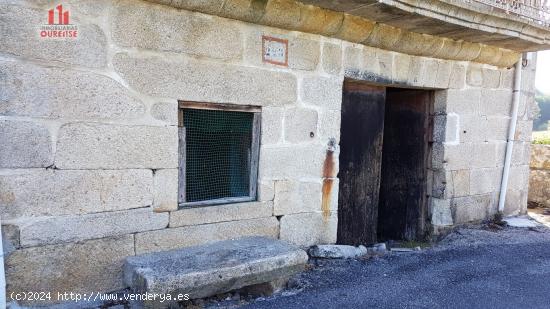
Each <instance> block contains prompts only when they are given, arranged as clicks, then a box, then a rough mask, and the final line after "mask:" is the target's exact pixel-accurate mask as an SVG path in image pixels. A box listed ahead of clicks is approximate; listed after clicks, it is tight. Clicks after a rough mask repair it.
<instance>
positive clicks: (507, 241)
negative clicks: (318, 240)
mask: <svg viewBox="0 0 550 309" xmlns="http://www.w3.org/2000/svg"><path fill="white" fill-rule="evenodd" d="M313 263H314V265H313V267H312V269H311V270H309V271H306V272H304V273H303V274H301V275H299V276H298V277H296V278H293V279H292V281H291V285H293V286H294V289H290V290H286V291H283V292H282V293H279V294H276V295H274V296H271V297H268V298H260V299H257V300H255V301H254V302H252V303H249V304H247V305H246V306H244V307H242V308H550V229H547V228H545V227H541V228H535V229H520V228H505V229H503V230H496V231H494V230H493V231H492V230H485V229H483V227H481V226H479V227H474V228H464V229H459V230H457V231H456V232H454V233H452V234H450V235H449V236H447V237H446V238H445V239H444V240H443V241H441V242H440V243H438V244H437V246H435V247H433V248H430V249H425V250H422V251H420V252H412V253H399V254H397V253H392V254H388V255H385V256H382V257H375V258H370V259H351V260H317V261H314V262H313Z"/></svg>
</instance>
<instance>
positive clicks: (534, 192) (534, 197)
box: [529, 145, 550, 207]
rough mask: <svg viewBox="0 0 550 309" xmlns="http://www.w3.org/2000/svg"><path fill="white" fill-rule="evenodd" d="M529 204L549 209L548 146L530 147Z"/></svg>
mask: <svg viewBox="0 0 550 309" xmlns="http://www.w3.org/2000/svg"><path fill="white" fill-rule="evenodd" d="M531 148H532V152H531V165H530V166H531V172H530V175H529V202H534V203H536V204H539V205H541V206H543V207H550V145H531Z"/></svg>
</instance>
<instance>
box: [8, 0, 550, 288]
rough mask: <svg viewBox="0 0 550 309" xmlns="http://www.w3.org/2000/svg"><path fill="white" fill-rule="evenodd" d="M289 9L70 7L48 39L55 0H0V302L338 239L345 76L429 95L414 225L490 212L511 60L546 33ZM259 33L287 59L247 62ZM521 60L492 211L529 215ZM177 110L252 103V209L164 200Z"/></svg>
mask: <svg viewBox="0 0 550 309" xmlns="http://www.w3.org/2000/svg"><path fill="white" fill-rule="evenodd" d="M305 2H308V3H301V2H294V1H290V0H270V1H247V0H226V1H215V0H213V1H162V0H155V1H140V0H120V1H109V0H101V1H85V0H67V1H64V2H63V3H62V4H63V9H64V10H68V11H69V12H70V16H71V19H72V23H71V24H74V25H76V26H77V27H78V36H77V38H74V39H73V38H63V39H59V38H47V37H46V38H44V37H41V36H40V33H39V31H40V30H39V29H40V27H41V26H42V25H43V24H47V17H48V11H49V10H51V9H52V8H54V6H56V5H58V4H59V3H57V2H54V1H50V0H40V1H25V0H2V1H0V5H1V10H0V25H1V27H0V37H1V38H2V39H1V41H2V43H1V44H0V67H1V69H0V140H1V147H0V149H1V150H0V215H1V220H2V232H3V237H4V244H5V247H6V250H7V253H6V260H5V265H6V275H7V285H8V292H10V291H27V290H33V291H51V292H66V291H75V292H78V291H97V292H108V291H116V290H120V289H123V288H124V287H125V286H124V284H123V280H122V263H123V261H124V258H126V257H127V256H132V255H137V254H142V253H148V252H156V251H162V250H169V249H174V248H180V247H185V246H192V245H198V244H203V243H206V242H210V241H216V240H223V239H230V238H238V237H242V236H248V235H265V236H269V237H274V238H279V239H282V240H285V241H288V242H290V243H293V244H297V245H299V246H304V247H305V246H310V245H313V244H319V243H335V242H336V241H337V234H338V233H337V230H338V210H339V209H340V208H339V207H340V206H339V188H341V187H342V186H341V184H339V179H338V169H339V153H340V151H341V149H340V147H339V146H338V144H339V143H340V138H341V131H340V128H341V112H342V93H343V91H344V90H343V88H344V84H345V83H346V82H347V81H349V80H354V81H359V82H364V83H366V84H375V85H382V86H387V87H397V88H402V87H403V88H414V89H422V90H427V91H430V93H431V95H432V101H431V103H430V104H431V112H430V120H431V123H432V127H433V133H431V136H430V138H429V143H430V145H431V146H430V152H429V154H428V157H429V160H430V162H429V163H428V164H427V170H428V172H427V175H428V177H427V178H426V183H425V185H426V188H427V196H428V198H427V200H426V207H427V213H426V215H427V217H426V218H425V219H426V220H425V224H426V227H425V232H426V233H427V234H429V235H437V234H438V233H440V232H441V231H443V230H445V229H447V228H449V227H452V226H454V225H457V224H463V223H468V222H473V221H479V220H483V219H487V218H490V217H491V216H492V215H494V214H495V213H496V212H497V204H498V199H499V188H500V181H501V177H502V171H503V164H504V156H505V149H506V141H507V130H508V126H509V123H510V119H511V112H510V110H511V104H512V95H513V91H512V88H513V76H514V69H513V65H514V64H515V63H516V62H517V61H518V59H519V57H520V55H521V53H522V52H524V51H533V50H538V49H543V48H544V47H545V46H548V44H549V40H550V36H549V33H550V32H549V31H548V29H545V28H544V27H543V26H538V25H533V24H532V23H530V22H527V21H524V20H521V19H518V18H516V17H512V16H504V17H503V16H502V15H501V14H500V13H499V14H500V15H499V14H497V13H495V14H493V15H491V14H489V13H483V14H486V15H487V16H489V17H491V18H493V19H490V18H487V19H486V25H485V27H486V28H491V27H494V28H498V26H499V25H501V24H499V23H507V26H506V27H504V29H506V31H508V32H506V33H499V32H498V31H497V32H495V31H493V30H491V29H492V28H491V29H489V30H487V29H485V28H484V29H481V30H480V29H474V28H475V27H474V26H473V24H474V23H473V20H474V18H475V16H477V15H475V14H474V13H472V14H474V15H472V16H470V17H468V18H469V19H467V20H470V21H472V25H460V27H463V28H466V29H473V30H472V33H470V34H469V35H470V36H467V35H466V34H467V33H466V32H461V35H462V36H463V38H460V39H459V38H456V37H453V35H450V34H449V35H448V36H446V35H434V34H429V33H428V34H426V33H424V32H425V31H427V30H426V29H427V28H430V27H429V26H425V27H424V28H426V29H424V28H421V27H420V26H419V27H418V29H417V30H416V32H415V31H412V30H410V29H408V28H407V27H406V26H396V25H392V22H391V20H393V21H396V22H398V21H399V18H394V19H391V20H390V19H388V22H385V21H377V20H376V16H374V15H372V12H375V11H376V10H374V11H373V10H367V11H366V13H365V14H366V15H364V16H363V15H362V13H360V11H361V10H360V8H356V7H353V6H354V5H355V6H358V5H359V4H357V2H355V1H340V2H338V3H340V7H330V5H331V4H326V3H328V2H330V1H325V2H324V1H305ZM366 2H368V5H370V4H371V3H374V4H375V5H378V4H377V2H376V1H366ZM390 2H391V1H390ZM394 2H399V1H394ZM402 2H403V3H406V2H411V1H402ZM438 2H441V6H445V5H446V6H449V5H455V4H449V3H447V1H438ZM449 2H450V1H449ZM334 3H336V2H334ZM311 4H314V5H315V6H314V5H311ZM316 5H319V6H316ZM346 5H347V7H346ZM361 5H367V4H365V3H362V4H361ZM385 5H390V4H385ZM391 5H393V4H391ZM395 5H396V7H394V10H401V11H400V12H402V13H403V12H405V13H407V12H408V11H407V10H408V9H407V8H403V7H399V8H398V6H397V4H395ZM419 5H420V4H419ZM456 5H457V6H456V8H457V11H459V13H460V12H462V13H465V12H473V11H472V10H471V8H468V7H463V6H464V5H465V4H460V5H458V4H456ZM466 6H467V5H466ZM436 8H437V7H436ZM417 9H418V8H417ZM441 9H442V10H443V9H444V7H443V8H441ZM354 10H355V11H354ZM461 10H462V11H461ZM476 10H478V11H479V10H482V8H476ZM342 11H350V12H352V11H353V12H358V13H357V14H355V15H354V14H352V13H343V12H342ZM390 11H391V10H390ZM436 11H437V10H436ZM376 12H379V13H378V15H377V16H382V17H384V16H385V15H383V14H394V13H395V14H397V12H393V11H391V12H390V13H388V11H384V10H382V11H376ZM405 13H403V14H405ZM369 14H370V15H369ZM403 14H402V15H399V16H403ZM407 14H408V13H407ZM415 14H418V13H415ZM434 14H435V13H434ZM457 14H458V13H457ZM480 14H481V13H480ZM396 16H397V15H396ZM448 17H449V18H448V20H452V18H453V16H448ZM455 17H456V16H455ZM426 18H428V17H426ZM429 18H432V19H433V20H434V21H436V22H435V23H436V24H437V23H441V25H446V26H449V25H454V24H453V21H447V22H443V21H440V20H439V19H438V17H437V16H435V17H429ZM456 18H458V17H456ZM405 20H406V18H405ZM410 21H411V25H412V24H414V21H413V19H410ZM520 26H521V27H520ZM457 27H458V26H457ZM518 29H520V30H518ZM451 30H452V29H451ZM451 30H449V33H451V32H452V31H451ZM476 31H477V32H476ZM483 31H486V32H484V33H485V37H482V36H480V35H479V33H481V32H483ZM499 31H500V30H499ZM521 31H524V32H528V31H532V32H533V33H523V32H521ZM455 33H456V31H455ZM266 36H268V37H272V38H277V39H280V40H283V41H285V42H287V44H288V45H287V47H285V48H286V53H287V54H286V56H287V63H286V65H278V64H272V63H268V62H266V61H263V60H264V59H263V58H262V55H263V50H262V48H263V45H262V44H264V43H265V42H263V38H264V37H266ZM473 37H478V38H480V40H484V41H479V40H478V41H476V40H473V39H472V40H469V39H470V38H473ZM495 38H497V39H500V41H499V44H496V45H491V44H488V42H491V39H495ZM500 42H502V43H500ZM264 55H265V53H264ZM535 63H536V57H535V56H534V55H533V56H532V57H531V58H530V59H529V64H528V66H527V67H525V68H524V69H523V79H522V80H523V82H522V85H521V89H522V90H521V100H520V107H519V117H518V121H517V131H516V136H515V146H514V153H513V163H512V167H511V177H510V184H509V186H508V191H507V198H506V206H505V209H504V213H505V214H506V215H513V214H519V213H524V212H525V211H526V203H527V187H528V176H529V152H530V143H529V141H530V138H531V127H532V115H531V110H532V104H533V102H534V100H533V97H534V89H533V87H534V83H533V79H534V73H535ZM183 101H192V102H203V103H209V104H229V105H232V106H255V107H257V108H259V115H260V118H261V134H260V144H259V146H258V147H259V154H258V157H259V162H258V168H257V170H258V171H257V193H256V194H255V195H254V199H253V200H251V201H247V202H243V203H231V204H224V205H216V206H209V207H185V206H183V207H182V206H181V205H179V199H178V194H179V193H178V190H179V189H178V188H179V187H178V186H179V182H178V178H181V177H179V175H180V176H181V174H179V172H180V171H179V168H180V167H181V165H180V161H179V160H180V152H179V147H178V145H179V134H180V133H179V132H180V130H179V126H178V125H179V123H178V108H179V107H180V105H181V104H182V102H183ZM360 142H361V141H360V140H358V141H357V143H360ZM327 166H330V168H329V169H328V171H327V168H326V167H327Z"/></svg>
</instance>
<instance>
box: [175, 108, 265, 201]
mask: <svg viewBox="0 0 550 309" xmlns="http://www.w3.org/2000/svg"><path fill="white" fill-rule="evenodd" d="M184 108H186V109H200V110H218V111H226V112H247V113H252V114H253V117H252V140H251V145H250V175H249V177H250V181H249V195H248V196H241V197H229V198H221V199H212V200H205V201H196V202H186V200H185V199H186V183H185V179H186V164H185V163H186V133H185V127H184V126H183V118H184V112H183V109H184ZM260 136H261V107H259V106H253V105H237V104H226V103H206V102H196V101H182V100H180V101H178V208H180V209H181V208H190V207H202V206H214V205H223V204H233V203H243V202H253V201H257V199H258V170H259V162H260Z"/></svg>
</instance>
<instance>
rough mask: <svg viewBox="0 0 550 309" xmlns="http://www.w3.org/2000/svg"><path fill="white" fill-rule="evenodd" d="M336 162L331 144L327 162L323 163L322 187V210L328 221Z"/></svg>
mask: <svg viewBox="0 0 550 309" xmlns="http://www.w3.org/2000/svg"><path fill="white" fill-rule="evenodd" d="M335 176H336V175H335V164H334V149H333V146H332V145H330V146H329V149H328V150H327V154H326V157H325V162H324V163H323V189H322V194H323V197H322V200H321V210H322V212H323V220H324V221H325V222H327V221H328V218H329V217H330V196H331V193H332V186H333V184H334V179H333V178H334V177H335Z"/></svg>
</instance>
